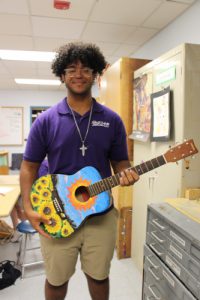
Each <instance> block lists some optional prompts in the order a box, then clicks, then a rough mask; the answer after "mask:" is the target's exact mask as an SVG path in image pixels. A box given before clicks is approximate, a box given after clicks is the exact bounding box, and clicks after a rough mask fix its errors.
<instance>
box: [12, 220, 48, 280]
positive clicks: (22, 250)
mask: <svg viewBox="0 0 200 300" xmlns="http://www.w3.org/2000/svg"><path fill="white" fill-rule="evenodd" d="M17 231H18V232H20V233H22V238H21V240H20V246H19V252H18V257H17V265H19V266H21V273H22V274H21V278H22V279H23V278H24V273H25V268H26V267H28V266H33V265H37V264H41V263H43V260H36V261H33V262H25V258H26V252H27V251H34V250H37V249H40V246H33V247H28V246H30V239H31V237H32V236H33V235H34V234H35V233H37V231H36V230H35V229H34V228H33V227H32V225H31V224H30V222H29V221H28V220H25V221H21V222H20V223H19V224H18V225H17ZM28 239H29V241H28Z"/></svg>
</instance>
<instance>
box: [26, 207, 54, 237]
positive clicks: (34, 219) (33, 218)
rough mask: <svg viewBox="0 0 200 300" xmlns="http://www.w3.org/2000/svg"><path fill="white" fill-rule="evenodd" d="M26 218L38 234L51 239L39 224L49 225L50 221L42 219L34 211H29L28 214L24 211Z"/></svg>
mask: <svg viewBox="0 0 200 300" xmlns="http://www.w3.org/2000/svg"><path fill="white" fill-rule="evenodd" d="M26 216H27V219H28V220H29V222H30V223H31V225H32V226H33V228H34V229H35V230H37V231H38V233H39V234H41V235H43V236H44V237H46V238H48V239H51V238H52V237H51V236H50V235H49V234H47V233H46V232H45V231H44V230H43V229H42V228H41V226H40V224H41V223H44V224H48V225H50V223H51V222H50V220H49V219H47V218H44V217H42V216H41V215H40V214H38V213H37V212H35V211H34V210H29V211H28V212H27V211H26Z"/></svg>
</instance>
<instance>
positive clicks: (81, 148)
mask: <svg viewBox="0 0 200 300" xmlns="http://www.w3.org/2000/svg"><path fill="white" fill-rule="evenodd" d="M79 149H80V150H81V152H82V156H85V150H87V147H85V145H84V143H83V144H82V146H81V147H80V148H79Z"/></svg>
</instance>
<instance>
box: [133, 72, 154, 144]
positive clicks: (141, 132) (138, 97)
mask: <svg viewBox="0 0 200 300" xmlns="http://www.w3.org/2000/svg"><path fill="white" fill-rule="evenodd" d="M152 90H153V81H152V73H148V74H143V75H142V76H141V77H138V78H136V79H134V90H133V133H132V135H131V138H133V139H135V140H139V141H143V142H146V141H147V140H148V138H149V136H150V130H151V97H150V95H151V93H152Z"/></svg>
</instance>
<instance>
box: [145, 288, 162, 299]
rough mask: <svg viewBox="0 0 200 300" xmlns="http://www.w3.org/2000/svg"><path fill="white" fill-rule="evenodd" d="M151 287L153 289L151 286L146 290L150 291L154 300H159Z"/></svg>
mask: <svg viewBox="0 0 200 300" xmlns="http://www.w3.org/2000/svg"><path fill="white" fill-rule="evenodd" d="M152 287H153V285H149V286H148V289H149V290H150V292H151V293H152V295H153V296H154V298H155V299H156V300H161V297H159V296H157V295H156V293H155V292H154V291H153V289H152Z"/></svg>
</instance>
